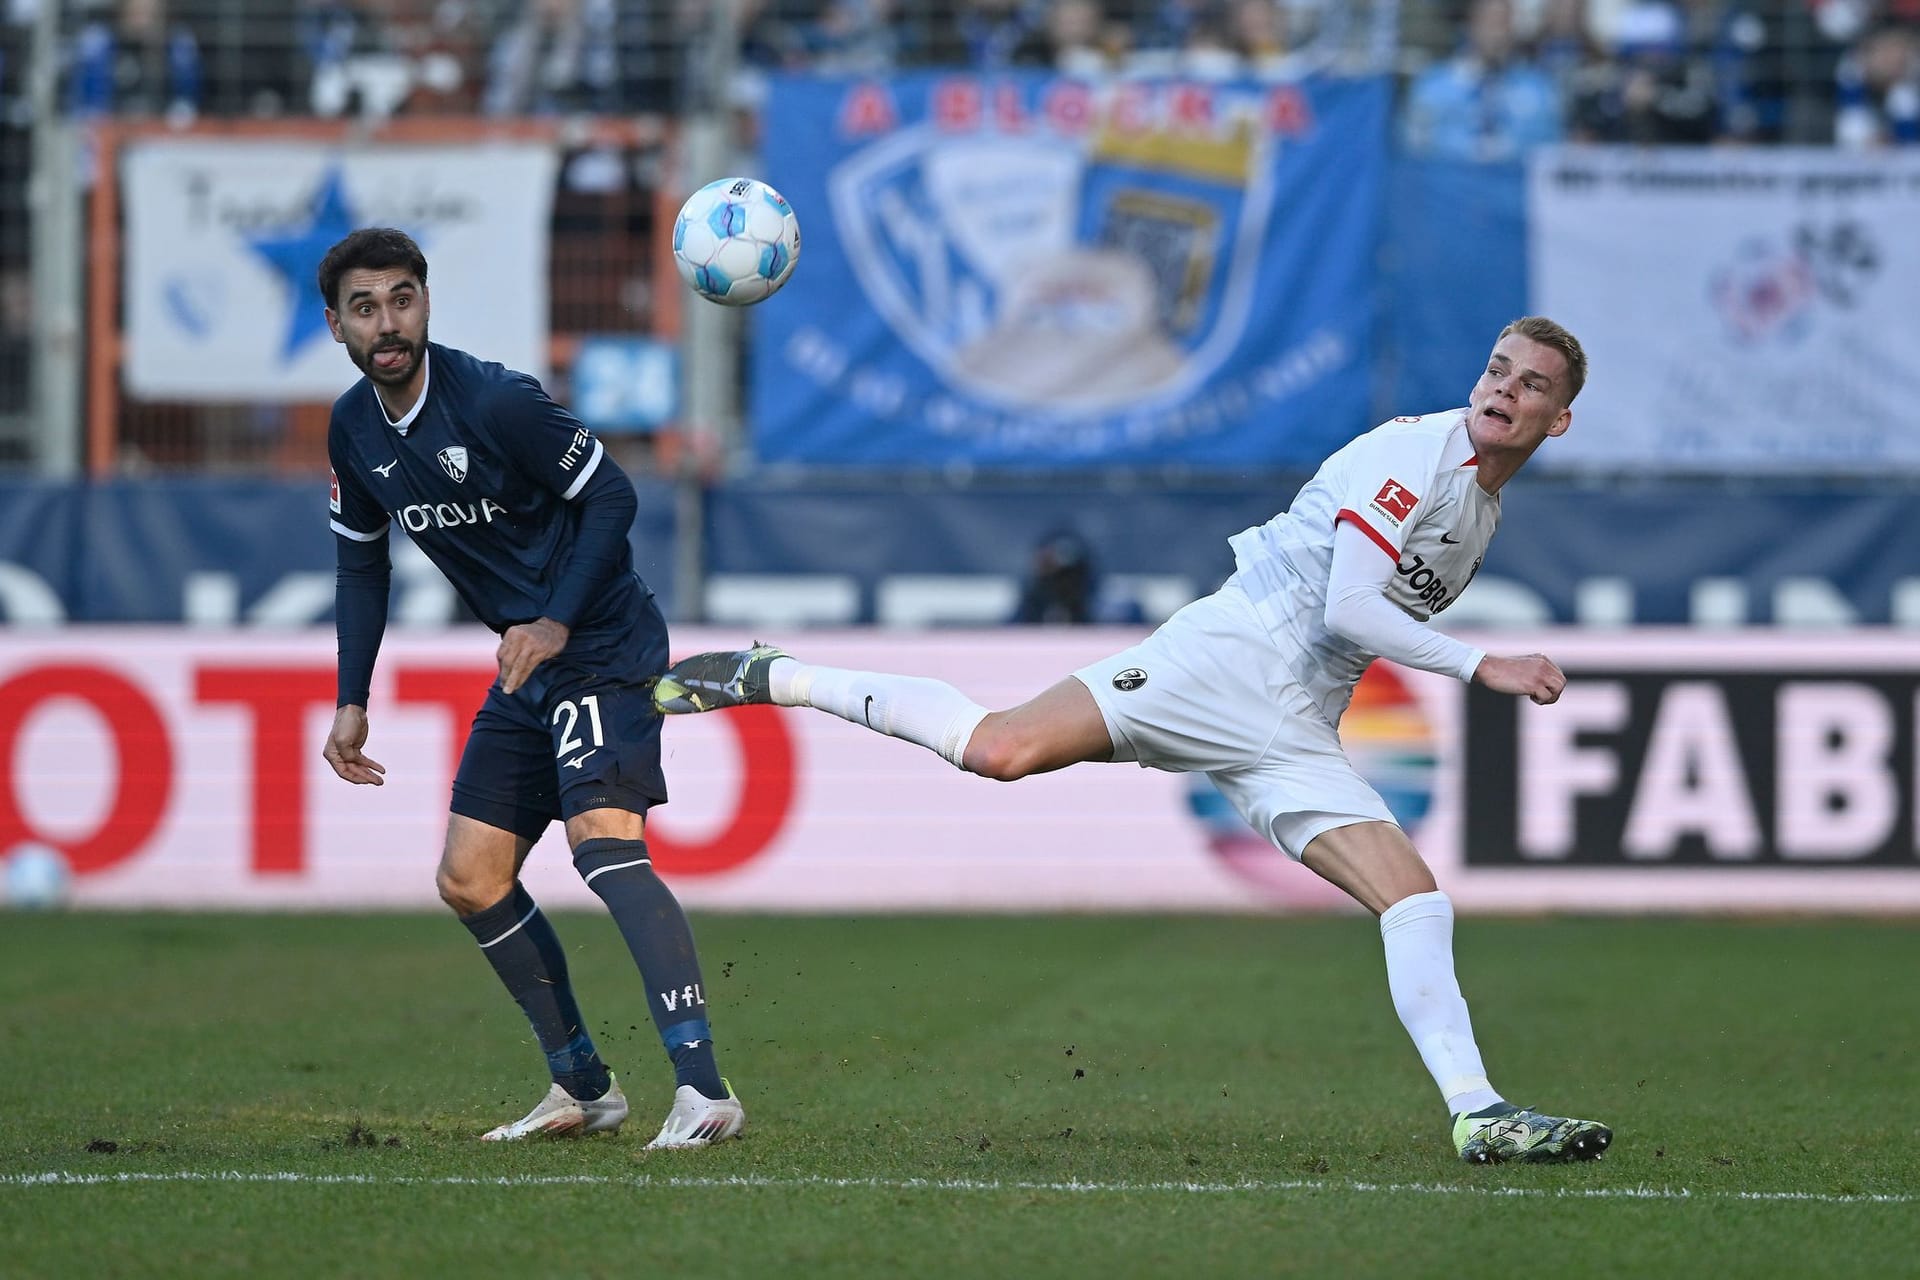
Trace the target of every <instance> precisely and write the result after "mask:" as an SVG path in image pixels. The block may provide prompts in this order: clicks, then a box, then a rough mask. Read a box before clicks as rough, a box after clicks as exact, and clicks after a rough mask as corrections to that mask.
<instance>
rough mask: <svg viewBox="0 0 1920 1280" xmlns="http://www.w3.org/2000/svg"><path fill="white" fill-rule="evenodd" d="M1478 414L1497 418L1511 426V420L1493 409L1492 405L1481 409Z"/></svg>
mask: <svg viewBox="0 0 1920 1280" xmlns="http://www.w3.org/2000/svg"><path fill="white" fill-rule="evenodd" d="M1480 412H1481V413H1483V414H1485V415H1486V416H1487V417H1489V418H1498V419H1499V420H1500V421H1502V422H1504V423H1506V424H1507V425H1508V426H1512V425H1513V419H1512V418H1509V417H1508V416H1507V415H1506V414H1504V413H1502V412H1500V411H1499V410H1498V409H1496V408H1494V407H1493V406H1492V405H1488V406H1487V407H1486V408H1484V409H1482V410H1481V411H1480Z"/></svg>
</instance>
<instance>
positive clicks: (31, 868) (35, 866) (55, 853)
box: [0, 844, 73, 911]
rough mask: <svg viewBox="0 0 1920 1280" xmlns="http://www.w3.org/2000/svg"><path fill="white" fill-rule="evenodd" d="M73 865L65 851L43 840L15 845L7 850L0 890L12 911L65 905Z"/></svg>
mask: <svg viewBox="0 0 1920 1280" xmlns="http://www.w3.org/2000/svg"><path fill="white" fill-rule="evenodd" d="M72 889H73V868H72V867H71V866H70V865H68V863H67V859H66V855H65V854H62V853H61V852H60V851H59V850H58V849H49V848H48V847H47V846H46V845H43V844H20V845H15V846H14V847H13V850H12V851H11V852H10V853H8V854H7V857H6V862H5V864H4V878H3V879H0V893H4V899H5V903H6V905H7V906H9V907H12V908H14V909H15V910H16V911H51V910H54V909H55V908H58V907H64V906H65V905H67V896H68V894H69V893H71V892H72Z"/></svg>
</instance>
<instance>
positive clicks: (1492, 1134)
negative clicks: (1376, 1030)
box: [1301, 822, 1613, 1164]
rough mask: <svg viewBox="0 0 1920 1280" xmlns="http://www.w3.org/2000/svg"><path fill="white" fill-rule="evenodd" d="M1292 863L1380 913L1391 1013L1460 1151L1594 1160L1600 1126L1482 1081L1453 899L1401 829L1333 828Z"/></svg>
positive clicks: (1480, 1160)
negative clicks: (1457, 965) (1436, 1093)
mask: <svg viewBox="0 0 1920 1280" xmlns="http://www.w3.org/2000/svg"><path fill="white" fill-rule="evenodd" d="M1301 861H1302V862H1304V863H1305V864H1306V865H1307V866H1308V867H1309V868H1311V869H1312V870H1313V871H1315V872H1316V873H1318V874H1319V875H1320V876H1322V877H1323V878H1325V879H1327V880H1329V881H1331V882H1333V883H1334V884H1337V885H1339V886H1340V887H1341V888H1342V889H1345V890H1346V891H1347V892H1348V893H1349V894H1351V895H1352V896H1353V898H1354V899H1355V900H1356V901H1357V902H1359V903H1360V904H1361V905H1362V906H1364V907H1366V908H1367V909H1368V910H1369V911H1372V912H1373V913H1374V914H1375V915H1377V916H1379V917H1380V940H1381V943H1382V944H1383V946H1384V947H1385V949H1386V955H1387V989H1388V990H1389V991H1390V992H1391V993H1392V995H1393V1007H1394V1011H1395V1012H1396V1013H1398V1014H1399V1015H1400V1024H1401V1025H1402V1026H1404V1027H1405V1028H1406V1029H1407V1034H1408V1035H1409V1036H1411V1037H1412V1038H1413V1043H1414V1047H1415V1048H1417V1049H1418V1050H1419V1051H1420V1060H1421V1061H1422V1062H1424V1063H1426V1066H1427V1072H1428V1073H1429V1074H1430V1075H1432V1077H1433V1081H1434V1083H1435V1084H1436V1085H1438V1086H1439V1088H1440V1093H1441V1095H1442V1096H1443V1097H1445V1098H1446V1100H1447V1110H1448V1112H1449V1113H1450V1114H1451V1115H1452V1116H1453V1117H1454V1124H1453V1138H1454V1145H1455V1146H1456V1148H1458V1150H1459V1152H1460V1156H1461V1158H1462V1159H1464V1160H1468V1161H1470V1162H1472V1163H1476V1164H1488V1163H1493V1162H1495V1161H1500V1160H1533V1161H1541V1160H1591V1159H1597V1158H1599V1156H1600V1155H1601V1153H1602V1152H1604V1151H1605V1150H1606V1149H1607V1144H1608V1143H1610V1142H1612V1141H1613V1132H1612V1130H1610V1129H1608V1128H1607V1127H1606V1126H1605V1125H1602V1124H1598V1123H1595V1122H1594V1121H1591V1120H1573V1119H1569V1118H1567V1117H1564V1116H1549V1115H1543V1114H1541V1113H1539V1112H1537V1111H1534V1110H1532V1109H1531V1108H1523V1107H1516V1106H1514V1105H1512V1104H1511V1103H1509V1102H1507V1101H1506V1099H1504V1098H1502V1097H1501V1096H1500V1094H1499V1093H1497V1092H1496V1091H1495V1090H1494V1088H1493V1086H1492V1085H1491V1084H1490V1083H1488V1081H1487V1069H1486V1067H1485V1066H1484V1065H1483V1064H1482V1062H1481V1059H1480V1046H1479V1045H1478V1044H1477V1043H1475V1041H1474V1038H1473V1020H1472V1019H1471V1018H1470V1017H1469V1016H1468V1014H1467V1002H1466V999H1465V997H1463V996H1462V995H1461V994H1460V983H1459V980H1458V979H1457V978H1455V976H1454V971H1453V903H1452V901H1451V900H1450V899H1448V897H1447V895H1446V894H1444V893H1442V892H1440V890H1439V887H1438V885H1437V884H1436V883H1435V882H1434V878H1433V872H1432V871H1430V870H1429V869H1428V868H1427V864H1426V862H1425V860H1423V859H1422V858H1421V857H1420V854H1419V851H1418V850H1416V849H1415V848H1414V847H1413V842H1412V841H1411V840H1409V839H1407V835H1406V832H1404V831H1402V830H1401V829H1400V828H1399V827H1397V826H1395V825H1393V824H1392V823H1390V822H1356V823H1353V824H1352V825H1350V826H1344V827H1335V828H1334V829H1333V830H1331V831H1324V832H1322V833H1320V834H1319V835H1318V836H1316V837H1314V839H1313V840H1312V842H1311V843H1309V844H1308V845H1307V847H1306V850H1305V851H1304V854H1303V856H1302V857H1301Z"/></svg>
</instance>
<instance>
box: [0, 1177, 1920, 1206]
mask: <svg viewBox="0 0 1920 1280" xmlns="http://www.w3.org/2000/svg"><path fill="white" fill-rule="evenodd" d="M148 1182H282V1183H306V1184H313V1185H319V1186H350V1187H640V1188H645V1187H662V1188H669V1189H672V1188H682V1189H684V1188H741V1187H745V1188H772V1189H775V1190H789V1191H791V1190H800V1189H804V1188H808V1187H827V1188H855V1189H857V1188H869V1189H872V1190H877V1191H1019V1192H1034V1191H1052V1192H1065V1193H1068V1194H1073V1195H1135V1194H1144V1193H1160V1192H1168V1191H1172V1192H1180V1193H1184V1194H1188V1195H1274V1194H1278V1193H1281V1192H1288V1191H1336V1192H1337V1191H1344V1192H1351V1193H1356V1194H1360V1195H1421V1196H1529V1197H1539V1198H1542V1199H1548V1200H1750V1201H1768V1202H1785V1203H1809V1204H1912V1203H1914V1202H1915V1201H1920V1195H1889V1194H1872V1193H1866V1192H1859V1193H1843V1192H1824V1191H1689V1190H1687V1189H1686V1188H1685V1187H1586V1188H1582V1187H1476V1186H1458V1185H1452V1184H1448V1183H1443V1182H1338V1181H1327V1180H1321V1179H1317V1178H1288V1179H1281V1180H1277V1181H1262V1180H1249V1181H1244V1182H1079V1181H1073V1182H1003V1181H1001V1180H999V1179H994V1178H828V1177H819V1176H796V1177H770V1176H764V1175H760V1174H731V1175H728V1176H726V1177H694V1176H687V1175H681V1174H658V1175H656V1174H645V1173H643V1174H637V1175H635V1176H633V1177H631V1178H615V1177H607V1176H604V1175H599V1174H585V1173H582V1174H558V1175H539V1174H501V1175H498V1176H495V1177H460V1176H453V1177H439V1178H415V1177H408V1176H406V1175H403V1174H396V1175H384V1174H370V1173H300V1172H296V1171H285V1172H274V1173H244V1172H241V1171H239V1170H223V1171H218V1172H213V1173H196V1172H192V1171H190V1170H178V1171H175V1172H171V1173H68V1172H66V1171H64V1170H53V1171H51V1172H48V1173H8V1174H0V1186H5V1187H94V1186H107V1185H113V1184H125V1183H148Z"/></svg>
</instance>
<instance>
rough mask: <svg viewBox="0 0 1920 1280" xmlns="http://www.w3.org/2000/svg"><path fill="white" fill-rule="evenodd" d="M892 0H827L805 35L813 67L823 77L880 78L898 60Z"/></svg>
mask: <svg viewBox="0 0 1920 1280" xmlns="http://www.w3.org/2000/svg"><path fill="white" fill-rule="evenodd" d="M893 8H894V6H893V0H828V3H827V5H826V7H825V8H824V9H823V10H822V11H821V14H820V19H819V21H817V22H815V23H814V24H813V25H812V27H811V28H810V29H809V30H808V31H807V33H806V44H807V47H808V48H809V49H810V50H811V51H812V61H813V68H814V70H816V71H819V72H821V73H822V74H825V75H863V76H864V75H880V74H884V73H885V72H888V71H891V70H892V69H893V68H894V66H895V65H896V64H897V63H898V62H899V60H900V28H899V24H898V22H897V20H896V18H895V15H894V12H893Z"/></svg>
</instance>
